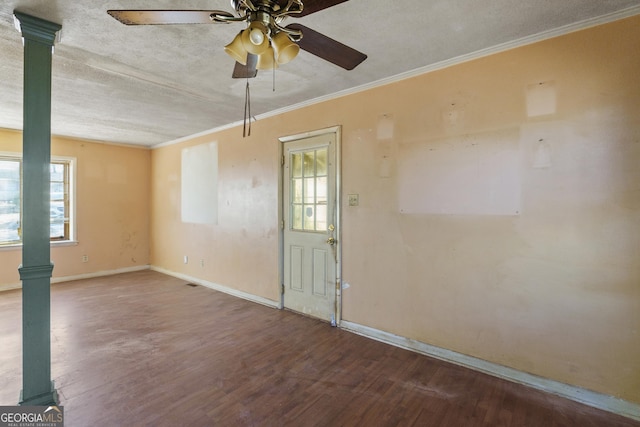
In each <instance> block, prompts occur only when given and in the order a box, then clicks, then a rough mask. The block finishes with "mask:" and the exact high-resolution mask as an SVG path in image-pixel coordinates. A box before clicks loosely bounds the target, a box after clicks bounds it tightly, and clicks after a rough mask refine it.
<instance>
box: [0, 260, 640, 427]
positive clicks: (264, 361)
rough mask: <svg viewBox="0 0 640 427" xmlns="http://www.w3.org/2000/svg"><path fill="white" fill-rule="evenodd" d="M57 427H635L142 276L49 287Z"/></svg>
mask: <svg viewBox="0 0 640 427" xmlns="http://www.w3.org/2000/svg"><path fill="white" fill-rule="evenodd" d="M51 299H52V360H53V365H52V375H53V377H54V379H55V382H56V387H57V389H58V392H59V394H60V397H61V404H62V405H64V408H65V418H66V423H65V425H66V426H67V427H75V426H79V427H85V426H214V425H215V426H414V425H415V426H544V427H549V426H579V427H588V426H593V427H603V426H640V422H635V421H632V420H630V419H626V418H623V417H620V416H616V415H613V414H609V413H607V412H604V411H600V410H596V409H593V408H590V407H587V406H583V405H580V404H578V403H575V402H572V401H568V400H565V399H562V398H558V397H554V396H551V395H548V394H545V393H542V392H540V391H536V390H532V389H529V388H527V387H524V386H520V385H516V384H513V383H510V382H507V381H504V380H500V379H497V378H493V377H491V376H488V375H484V374H481V373H477V372H474V371H471V370H468V369H465V368H461V367H458V366H455V365H451V364H448V363H445V362H441V361H438V360H435V359H431V358H428V357H425V356H422V355H419V354H415V353H412V352H409V351H406V350H402V349H399V348H395V347H391V346H388V345H386V344H382V343H379V342H377V341H373V340H370V339H367V338H364V337H360V336H358V335H354V334H352V333H349V332H346V331H343V330H340V329H337V328H332V327H330V326H329V325H328V324H325V323H322V322H319V321H315V320H313V319H309V318H305V317H302V316H299V315H297V314H294V313H290V312H286V311H279V310H275V309H272V308H268V307H264V306H261V305H258V304H255V303H251V302H247V301H244V300H241V299H237V298H234V297H231V296H228V295H225V294H221V293H219V292H216V291H213V290H210V289H207V288H204V287H201V286H197V287H193V286H189V285H187V284H186V282H184V281H182V280H179V279H175V278H172V277H169V276H165V275H162V274H159V273H156V272H152V271H141V272H136V273H128V274H122V275H118V276H111V277H106V278H98V279H90V280H82V281H76V282H69V283H64V284H57V285H53V287H52V296H51ZM20 325H21V292H20V291H19V290H17V291H7V292H3V293H0V343H1V351H0V385H1V389H0V405H14V404H16V402H17V400H18V397H19V392H20V389H21V369H22V368H21V347H20V346H21V338H20V329H21V326H20Z"/></svg>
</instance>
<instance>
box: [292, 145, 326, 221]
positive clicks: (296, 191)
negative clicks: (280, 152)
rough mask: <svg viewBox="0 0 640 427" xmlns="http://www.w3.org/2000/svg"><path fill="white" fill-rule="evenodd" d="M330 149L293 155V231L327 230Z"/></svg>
mask: <svg viewBox="0 0 640 427" xmlns="http://www.w3.org/2000/svg"><path fill="white" fill-rule="evenodd" d="M327 153H328V148H326V147H325V148H321V149H316V150H311V151H303V152H296V153H292V154H291V166H292V167H291V178H290V179H291V188H292V189H293V191H292V192H291V198H292V200H291V225H292V226H291V228H292V229H293V230H297V231H326V230H327V191H328V176H327Z"/></svg>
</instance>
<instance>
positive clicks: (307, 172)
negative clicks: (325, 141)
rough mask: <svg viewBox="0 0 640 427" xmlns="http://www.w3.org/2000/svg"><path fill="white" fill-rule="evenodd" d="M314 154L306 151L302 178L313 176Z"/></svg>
mask: <svg viewBox="0 0 640 427" xmlns="http://www.w3.org/2000/svg"><path fill="white" fill-rule="evenodd" d="M314 154H315V153H314V152H313V151H308V152H306V153H304V166H303V173H304V176H313V175H315V168H314V166H315V165H314V163H315V162H314V157H315V156H314Z"/></svg>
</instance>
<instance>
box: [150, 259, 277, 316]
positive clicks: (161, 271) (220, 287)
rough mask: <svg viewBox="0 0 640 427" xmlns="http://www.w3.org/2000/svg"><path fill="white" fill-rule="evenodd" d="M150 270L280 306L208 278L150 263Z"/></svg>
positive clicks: (236, 295)
mask: <svg viewBox="0 0 640 427" xmlns="http://www.w3.org/2000/svg"><path fill="white" fill-rule="evenodd" d="M150 268H151V270H153V271H157V272H158V273H162V274H166V275H168V276H173V277H177V278H178V279H182V280H186V281H187V282H192V283H195V284H198V285H201V286H204V287H207V288H210V289H214V290H216V291H219V292H222V293H225V294H229V295H232V296H234V297H238V298H242V299H245V300H247V301H251V302H257V303H258V304H262V305H266V306H267V307H272V308H278V309H279V308H282V307H281V306H280V303H279V302H277V301H273V300H270V299H267V298H263V297H260V296H257V295H253V294H250V293H247V292H243V291H239V290H237V289H233V288H229V287H227V286H224V285H220V284H218V283H213V282H209V281H208V280H204V279H199V278H197V277H193V276H189V275H187V274H182V273H176V272H175V271H170V270H165V269H164V268H161V267H157V266H155V265H152V266H151V267H150Z"/></svg>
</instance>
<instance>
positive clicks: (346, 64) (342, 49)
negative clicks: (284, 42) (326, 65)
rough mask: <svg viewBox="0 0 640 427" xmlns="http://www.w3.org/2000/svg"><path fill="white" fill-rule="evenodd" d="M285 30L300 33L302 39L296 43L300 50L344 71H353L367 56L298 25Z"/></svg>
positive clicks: (288, 26) (292, 25)
mask: <svg viewBox="0 0 640 427" xmlns="http://www.w3.org/2000/svg"><path fill="white" fill-rule="evenodd" d="M286 28H289V29H292V30H299V31H302V39H300V41H299V42H298V45H299V46H300V49H302V50H306V51H307V52H309V53H311V54H313V55H315V56H317V57H320V58H322V59H324V60H325V61H329V62H331V63H333V64H336V65H337V66H339V67H342V68H344V69H345V70H353V69H354V68H356V67H357V66H358V65H359V64H360V63H361V62H362V61H364V60H365V59H367V55H365V54H364V53H362V52H359V51H357V50H355V49H353V48H351V47H349V46H347V45H344V44H342V43H340V42H338V41H335V40H334V39H332V38H330V37H327V36H325V35H324V34H321V33H319V32H317V31H314V30H312V29H311V28H307V27H305V26H304V25H300V24H290V25H287V27H286Z"/></svg>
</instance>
